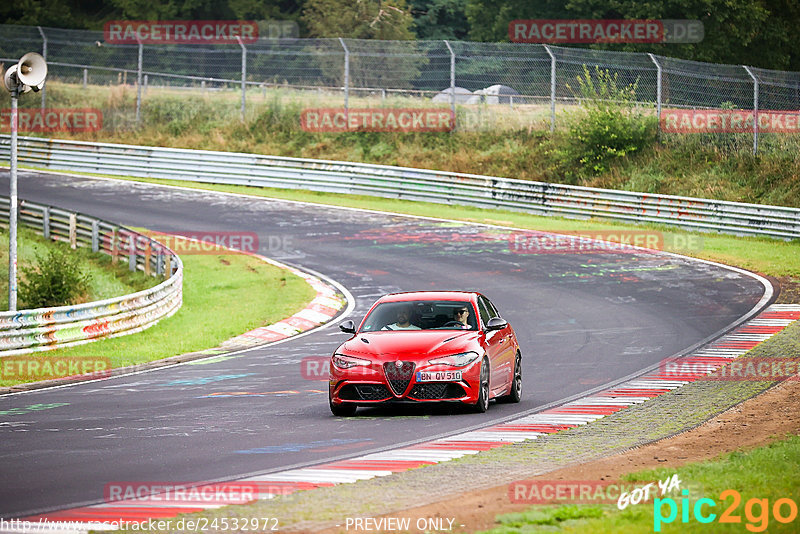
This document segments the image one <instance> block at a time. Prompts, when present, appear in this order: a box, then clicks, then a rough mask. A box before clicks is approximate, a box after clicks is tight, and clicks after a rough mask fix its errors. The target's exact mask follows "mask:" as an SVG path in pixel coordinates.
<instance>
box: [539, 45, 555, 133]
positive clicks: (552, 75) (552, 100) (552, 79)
mask: <svg viewBox="0 0 800 534" xmlns="http://www.w3.org/2000/svg"><path fill="white" fill-rule="evenodd" d="M542 46H544V49H545V51H546V52H547V55H548V56H550V133H553V132H554V131H555V130H556V56H555V55H553V52H551V51H550V47H549V46H547V45H542Z"/></svg>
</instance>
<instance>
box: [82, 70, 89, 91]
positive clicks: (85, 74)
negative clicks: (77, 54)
mask: <svg viewBox="0 0 800 534" xmlns="http://www.w3.org/2000/svg"><path fill="white" fill-rule="evenodd" d="M88 84H89V69H83V88H84V89H86V86H87V85H88Z"/></svg>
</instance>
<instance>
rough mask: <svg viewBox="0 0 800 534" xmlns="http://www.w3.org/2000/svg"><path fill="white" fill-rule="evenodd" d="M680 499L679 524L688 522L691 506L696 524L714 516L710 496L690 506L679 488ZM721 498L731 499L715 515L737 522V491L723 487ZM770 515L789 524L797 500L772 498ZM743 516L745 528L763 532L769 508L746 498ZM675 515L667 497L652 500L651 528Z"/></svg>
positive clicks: (686, 492)
mask: <svg viewBox="0 0 800 534" xmlns="http://www.w3.org/2000/svg"><path fill="white" fill-rule="evenodd" d="M681 494H682V495H683V498H681V499H680V501H681V504H680V514H681V523H688V522H689V512H690V509H691V512H692V514H693V515H694V519H695V520H696V521H697V522H699V523H712V522H714V520H715V519H716V518H717V514H715V513H713V512H711V510H710V509H711V508H715V507H716V506H717V503H716V501H714V500H713V499H707V498H703V499H698V500H697V501H695V503H694V506H691V505H690V504H689V497H688V495H689V490H686V489H685V490H682V491H681ZM719 498H720V500H721V501H726V500H727V499H728V498H731V499H733V502H731V504H730V505H729V506H728V507H727V508H726V509H725V511H724V512H723V513H722V514H721V515H720V516H719V520H718V522H719V523H741V522H742V517H741V516H740V515H738V514H736V510H737V509H738V508H739V504H741V502H742V496H741V495H740V494H739V492H738V491H736V490H733V489H727V490H725V491H723V492H722V493H720V494H719ZM665 507H666V508H668V509H669V514H668V515H666V516H665V515H664V512H665V510H664V508H665ZM771 511H772V516H773V517H774V518H775V520H776V521H777V522H778V523H783V524H786V523H791V522H792V521H794V520H795V519H797V503H795V502H794V501H793V500H791V499H788V498H786V497H784V498H781V499H778V500H776V501H775V502H774V503H773V505H772V510H771ZM744 516H745V518H746V519H747V521H748V523H747V524H746V525H745V528H746V529H747V530H749V531H750V532H764V531H765V530H767V527H768V526H769V517H770V507H769V499H756V498H753V499H750V500H748V501H747V502H746V503H745V505H744ZM677 517H678V503H676V502H675V499H672V498H671V497H666V498H662V499H658V498H656V499H655V500H654V501H653V530H654V531H655V532H661V525H662V524H669V523H672V522H673V521H675V519H677Z"/></svg>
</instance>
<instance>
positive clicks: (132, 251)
mask: <svg viewBox="0 0 800 534" xmlns="http://www.w3.org/2000/svg"><path fill="white" fill-rule="evenodd" d="M128 247H129V248H128V269H129V270H130V271H136V240H134V238H133V235H129V236H128Z"/></svg>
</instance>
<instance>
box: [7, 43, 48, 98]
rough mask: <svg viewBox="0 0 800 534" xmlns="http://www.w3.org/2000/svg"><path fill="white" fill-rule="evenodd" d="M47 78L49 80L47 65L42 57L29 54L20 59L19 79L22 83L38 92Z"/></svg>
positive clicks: (33, 53) (18, 64)
mask: <svg viewBox="0 0 800 534" xmlns="http://www.w3.org/2000/svg"><path fill="white" fill-rule="evenodd" d="M9 70H10V69H9ZM45 78H47V63H46V62H45V60H44V58H43V57H42V56H40V55H39V54H37V53H36V52H28V53H27V54H25V55H24V56H22V57H21V58H20V60H19V63H17V79H18V80H19V82H20V83H22V84H24V85H28V86H30V87H32V88H33V90H34V91H38V90H39V89H41V87H42V84H43V83H44V79H45Z"/></svg>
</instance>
